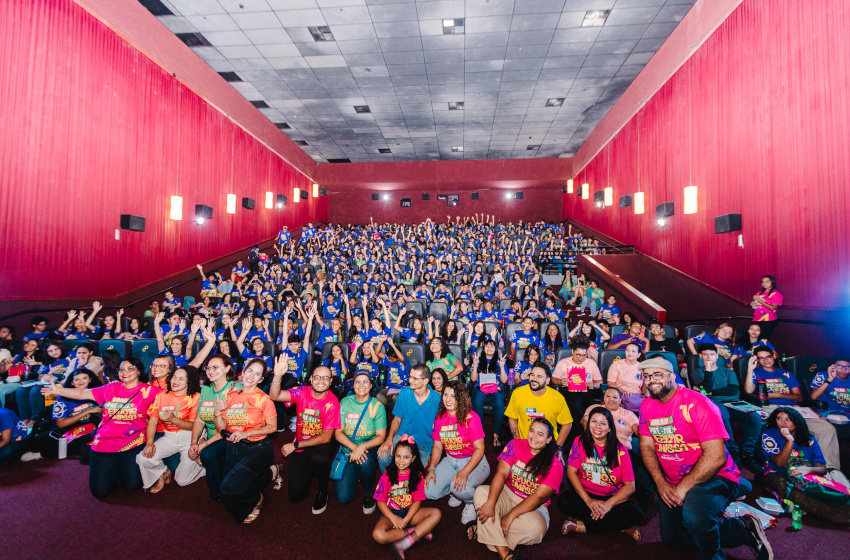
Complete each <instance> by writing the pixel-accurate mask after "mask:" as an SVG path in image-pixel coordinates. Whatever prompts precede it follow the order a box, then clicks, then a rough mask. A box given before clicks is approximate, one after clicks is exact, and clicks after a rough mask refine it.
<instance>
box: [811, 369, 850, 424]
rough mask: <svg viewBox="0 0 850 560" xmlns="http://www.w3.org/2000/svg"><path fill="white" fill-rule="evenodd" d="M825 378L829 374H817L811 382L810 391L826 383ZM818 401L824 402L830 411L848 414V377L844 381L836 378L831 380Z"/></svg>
mask: <svg viewBox="0 0 850 560" xmlns="http://www.w3.org/2000/svg"><path fill="white" fill-rule="evenodd" d="M827 377H829V374H828V373H827V372H825V371H822V372H820V373H818V374H817V375H816V376H815V378H814V379H813V380H812V389H817V388H818V387H820V386H821V385H823V384H824V383H826V379H827ZM820 400H822V401H826V403H827V404H828V405H829V408H830V410H840V411H841V412H844V413H846V414H850V377H848V378H847V379H845V380H844V381H842V380H841V379H840V378H838V377H836V378H835V379H833V380H832V383H830V384H829V386H828V387H827V388H826V391H824V393H823V395H821V397H820Z"/></svg>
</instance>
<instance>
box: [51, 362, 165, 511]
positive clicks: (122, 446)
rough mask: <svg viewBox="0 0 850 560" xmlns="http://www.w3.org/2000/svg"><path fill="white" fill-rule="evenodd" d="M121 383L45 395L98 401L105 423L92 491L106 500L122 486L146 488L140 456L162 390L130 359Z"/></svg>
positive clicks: (92, 467) (93, 459)
mask: <svg viewBox="0 0 850 560" xmlns="http://www.w3.org/2000/svg"><path fill="white" fill-rule="evenodd" d="M118 376H119V378H120V381H114V382H112V383H107V384H106V385H103V386H101V387H95V388H93V389H88V388H82V387H80V388H74V389H69V388H65V387H60V386H59V385H56V384H55V383H51V385H50V386H48V387H44V388H43V389H42V390H41V392H42V394H44V395H56V396H58V397H64V398H66V399H74V400H78V401H94V402H96V403H97V404H98V405H100V406H101V407H102V408H103V420H102V421H101V423H100V425H99V426H98V428H97V432H96V434H95V437H94V440H93V441H92V445H91V456H90V464H89V490H91V493H92V495H93V496H94V497H95V498H98V499H103V498H105V497H106V496H108V495H109V494H111V493H112V492H114V491H115V490H116V489H117V488H118V486H119V485H120V486H121V487H122V488H123V489H124V490H126V491H128V492H132V491H134V490H138V489H139V488H142V485H143V481H142V474H141V471H139V465H137V464H136V455H137V454H138V453H139V451H140V449H141V446H143V445H144V443H145V428H146V427H147V423H148V414H147V413H148V409H149V408H150V406H151V404H153V401H154V399H155V398H156V395H157V394H158V393H159V392H160V389H159V388H158V387H153V386H151V385H148V383H147V375H146V374H145V371H144V365H143V364H142V361H141V360H140V359H138V358H135V357H132V358H127V359H125V360H124V361H123V362H121V366H120V368H119V369H118Z"/></svg>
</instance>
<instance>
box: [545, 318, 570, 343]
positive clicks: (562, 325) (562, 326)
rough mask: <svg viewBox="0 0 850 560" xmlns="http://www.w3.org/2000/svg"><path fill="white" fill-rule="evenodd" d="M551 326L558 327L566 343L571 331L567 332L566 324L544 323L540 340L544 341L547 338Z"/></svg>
mask: <svg viewBox="0 0 850 560" xmlns="http://www.w3.org/2000/svg"><path fill="white" fill-rule="evenodd" d="M549 325H555V326H556V327H558V330H559V331H561V340H563V341H565V342H566V340H567V333H568V332H569V331H567V325H566V324H565V323H551V322H546V323H542V324H541V325H540V338H541V339H542V338H543V337H545V336H546V331H547V330H548V329H549Z"/></svg>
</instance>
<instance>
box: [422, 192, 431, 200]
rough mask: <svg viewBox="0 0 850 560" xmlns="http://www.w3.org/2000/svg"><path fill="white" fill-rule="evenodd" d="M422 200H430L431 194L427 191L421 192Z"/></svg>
mask: <svg viewBox="0 0 850 560" xmlns="http://www.w3.org/2000/svg"><path fill="white" fill-rule="evenodd" d="M422 200H431V195H430V194H428V193H422Z"/></svg>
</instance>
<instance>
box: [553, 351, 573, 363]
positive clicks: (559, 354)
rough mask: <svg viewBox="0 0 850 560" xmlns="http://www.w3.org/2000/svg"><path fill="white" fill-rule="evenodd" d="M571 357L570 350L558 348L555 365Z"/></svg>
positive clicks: (571, 352)
mask: <svg viewBox="0 0 850 560" xmlns="http://www.w3.org/2000/svg"><path fill="white" fill-rule="evenodd" d="M572 355H573V351H572V349H571V348H559V349H558V351H557V352H556V353H555V365H558V362H560V361H561V360H565V359H567V358H569V357H570V356H572Z"/></svg>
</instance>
